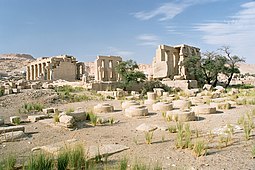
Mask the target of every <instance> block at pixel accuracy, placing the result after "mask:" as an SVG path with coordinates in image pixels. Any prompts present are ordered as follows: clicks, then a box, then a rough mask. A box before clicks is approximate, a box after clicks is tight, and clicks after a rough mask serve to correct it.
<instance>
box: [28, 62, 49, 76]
mask: <svg viewBox="0 0 255 170" xmlns="http://www.w3.org/2000/svg"><path fill="white" fill-rule="evenodd" d="M26 77H27V80H51V79H52V70H51V69H50V62H47V63H39V64H30V65H29V66H27V74H26Z"/></svg>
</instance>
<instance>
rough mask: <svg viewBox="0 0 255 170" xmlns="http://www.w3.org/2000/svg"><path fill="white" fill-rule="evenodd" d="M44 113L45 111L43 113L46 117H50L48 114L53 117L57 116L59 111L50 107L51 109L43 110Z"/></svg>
mask: <svg viewBox="0 0 255 170" xmlns="http://www.w3.org/2000/svg"><path fill="white" fill-rule="evenodd" d="M42 111H43V113H44V114H45V115H48V114H51V115H53V114H55V113H56V112H58V109H57V108H53V107H50V108H45V109H43V110H42Z"/></svg>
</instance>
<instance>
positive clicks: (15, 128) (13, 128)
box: [0, 125, 25, 134]
mask: <svg viewBox="0 0 255 170" xmlns="http://www.w3.org/2000/svg"><path fill="white" fill-rule="evenodd" d="M15 131H23V132H24V131H25V127H24V126H21V125H19V126H7V127H0V134H1V133H7V132H15Z"/></svg>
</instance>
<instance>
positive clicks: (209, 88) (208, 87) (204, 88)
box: [203, 84, 213, 91]
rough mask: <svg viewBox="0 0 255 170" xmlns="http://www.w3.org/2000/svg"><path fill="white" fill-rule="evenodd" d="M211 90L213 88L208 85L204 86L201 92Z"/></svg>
mask: <svg viewBox="0 0 255 170" xmlns="http://www.w3.org/2000/svg"><path fill="white" fill-rule="evenodd" d="M212 89H213V86H212V85H210V84H205V85H204V86H203V90H208V91H211V90H212Z"/></svg>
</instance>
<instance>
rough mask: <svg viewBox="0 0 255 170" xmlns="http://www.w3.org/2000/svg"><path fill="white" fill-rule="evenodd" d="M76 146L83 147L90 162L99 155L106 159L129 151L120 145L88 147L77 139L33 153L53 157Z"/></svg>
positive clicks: (39, 148) (41, 148) (34, 149)
mask: <svg viewBox="0 0 255 170" xmlns="http://www.w3.org/2000/svg"><path fill="white" fill-rule="evenodd" d="M76 146H82V147H83V149H84V153H86V154H87V157H88V160H90V159H95V158H96V157H97V156H99V155H100V156H102V157H105V156H110V155H113V154H115V153H119V152H122V151H124V150H127V149H129V147H127V146H124V145H120V144H103V145H99V146H94V145H92V146H87V145H86V144H85V142H82V141H78V140H76V139H71V140H67V141H63V142H58V143H54V144H50V145H45V146H41V147H35V148H33V149H32V151H36V150H42V151H45V152H47V153H50V154H53V155H58V154H59V153H60V152H61V151H63V150H65V149H67V148H74V147H76Z"/></svg>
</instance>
